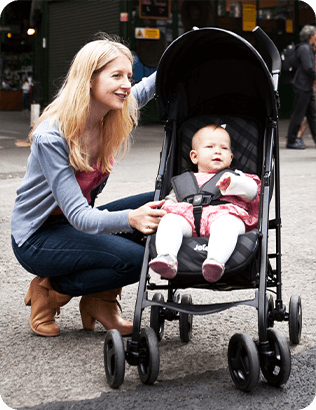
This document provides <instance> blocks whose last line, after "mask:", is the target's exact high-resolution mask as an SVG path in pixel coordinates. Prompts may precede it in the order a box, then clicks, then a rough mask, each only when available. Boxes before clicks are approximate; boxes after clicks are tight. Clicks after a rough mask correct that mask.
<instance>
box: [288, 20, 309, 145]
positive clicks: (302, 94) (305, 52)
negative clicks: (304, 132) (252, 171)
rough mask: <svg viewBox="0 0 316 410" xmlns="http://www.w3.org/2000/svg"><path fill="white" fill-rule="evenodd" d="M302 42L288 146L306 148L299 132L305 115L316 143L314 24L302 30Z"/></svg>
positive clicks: (298, 50) (298, 49)
mask: <svg viewBox="0 0 316 410" xmlns="http://www.w3.org/2000/svg"><path fill="white" fill-rule="evenodd" d="M300 40H301V43H300V44H299V45H298V47H297V49H296V58H297V61H298V68H297V70H296V72H295V75H294V79H293V91H294V101H293V110H292V116H291V120H290V125H289V129H288V135H287V145H286V147H287V148H291V149H305V148H306V145H305V144H304V142H303V140H302V139H301V138H298V137H297V135H298V132H299V130H300V127H301V124H302V122H303V119H304V116H306V118H307V122H308V125H309V128H310V131H311V134H312V137H313V139H314V141H315V143H316V104H315V95H314V93H313V85H314V81H315V78H316V73H315V52H314V49H313V46H314V44H315V42H316V31H315V27H314V26H310V25H306V26H304V27H303V28H302V30H301V32H300Z"/></svg>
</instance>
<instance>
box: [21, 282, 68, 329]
mask: <svg viewBox="0 0 316 410" xmlns="http://www.w3.org/2000/svg"><path fill="white" fill-rule="evenodd" d="M70 299H71V296H68V295H63V294H61V293H58V292H56V290H54V289H53V288H52V285H51V284H50V281H49V278H40V277H39V276H37V277H36V278H35V279H33V280H32V282H31V285H30V287H29V290H28V291H27V294H26V296H25V304H26V305H27V306H31V318H30V326H31V329H32V330H33V332H34V333H36V334H37V335H40V336H59V334H60V329H59V327H58V326H57V324H56V323H55V319H54V317H55V315H56V313H57V314H59V312H60V307H62V306H64V305H65V304H66V303H68V302H69V301H70Z"/></svg>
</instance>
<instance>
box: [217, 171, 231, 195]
mask: <svg viewBox="0 0 316 410" xmlns="http://www.w3.org/2000/svg"><path fill="white" fill-rule="evenodd" d="M230 183H231V174H229V173H228V172H225V174H224V175H222V176H221V178H220V180H219V181H218V182H217V184H216V186H217V187H218V188H219V190H220V191H226V189H227V188H228V187H229V185H230Z"/></svg>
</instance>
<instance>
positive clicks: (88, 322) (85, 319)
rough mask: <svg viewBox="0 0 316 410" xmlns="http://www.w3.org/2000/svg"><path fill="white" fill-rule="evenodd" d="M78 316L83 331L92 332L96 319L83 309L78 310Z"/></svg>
mask: <svg viewBox="0 0 316 410" xmlns="http://www.w3.org/2000/svg"><path fill="white" fill-rule="evenodd" d="M80 314H81V320H82V326H83V328H84V330H94V327H95V322H96V319H95V318H94V317H92V316H91V315H90V314H89V313H88V312H87V311H85V310H83V309H80Z"/></svg>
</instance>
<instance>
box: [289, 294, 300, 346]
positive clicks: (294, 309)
mask: <svg viewBox="0 0 316 410" xmlns="http://www.w3.org/2000/svg"><path fill="white" fill-rule="evenodd" d="M289 335H290V341H291V343H293V344H294V345H298V344H299V343H300V341H301V335H302V302H301V298H300V297H299V296H291V299H290V305H289Z"/></svg>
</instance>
